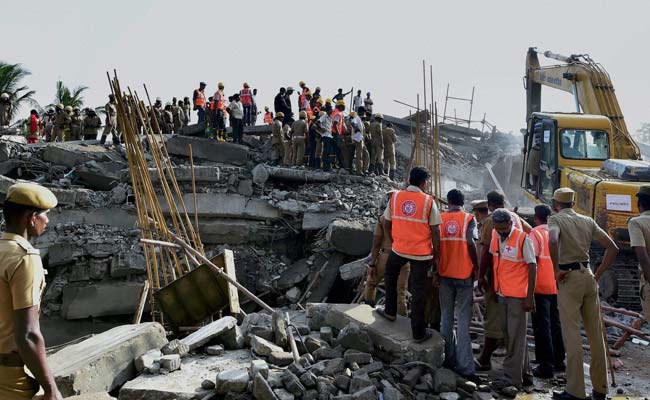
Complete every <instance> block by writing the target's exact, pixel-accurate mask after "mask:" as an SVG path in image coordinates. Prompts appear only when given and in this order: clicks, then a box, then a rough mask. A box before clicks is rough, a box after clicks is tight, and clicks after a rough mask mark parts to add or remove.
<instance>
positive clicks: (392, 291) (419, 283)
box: [384, 251, 431, 339]
mask: <svg viewBox="0 0 650 400" xmlns="http://www.w3.org/2000/svg"><path fill="white" fill-rule="evenodd" d="M407 263H410V265H411V276H410V285H409V291H410V292H411V331H412V333H413V338H414V339H421V338H423V337H424V335H425V325H426V324H425V320H424V307H425V303H426V301H425V300H426V299H425V296H426V293H427V290H426V288H427V285H428V284H431V279H430V278H428V277H427V273H428V272H429V266H430V265H431V260H423V261H416V260H411V259H408V258H404V257H402V256H398V255H397V254H395V252H394V251H391V252H390V254H389V255H388V260H387V261H386V272H385V273H384V284H385V285H386V308H385V309H384V311H385V313H386V314H388V315H389V316H395V315H397V278H398V277H399V272H400V271H401V269H402V266H404V265H405V264H407Z"/></svg>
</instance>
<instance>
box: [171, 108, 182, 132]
mask: <svg viewBox="0 0 650 400" xmlns="http://www.w3.org/2000/svg"><path fill="white" fill-rule="evenodd" d="M172 115H173V117H174V118H173V119H174V133H176V134H178V133H180V132H181V128H182V127H183V109H182V108H181V107H180V106H172Z"/></svg>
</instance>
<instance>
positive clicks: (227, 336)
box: [217, 325, 244, 350]
mask: <svg viewBox="0 0 650 400" xmlns="http://www.w3.org/2000/svg"><path fill="white" fill-rule="evenodd" d="M217 340H218V341H219V342H220V343H222V344H223V345H224V347H225V348H226V349H228V350H239V349H242V348H244V335H243V334H242V332H241V328H240V327H239V326H237V325H235V326H234V327H233V328H232V329H228V330H227V331H225V332H224V333H222V334H221V335H219V337H218V338H217Z"/></svg>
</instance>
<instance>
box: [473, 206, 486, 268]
mask: <svg viewBox="0 0 650 400" xmlns="http://www.w3.org/2000/svg"><path fill="white" fill-rule="evenodd" d="M470 204H471V206H472V213H473V214H474V218H475V219H476V230H477V235H476V236H475V238H476V239H477V240H478V238H480V237H481V236H480V234H481V229H482V228H483V221H485V219H486V218H487V217H488V216H489V215H490V211H489V210H488V206H487V200H474V201H472V202H471V203H470ZM476 250H477V253H478V254H479V255H480V254H481V252H480V251H478V250H480V249H479V248H478V243H477V247H476Z"/></svg>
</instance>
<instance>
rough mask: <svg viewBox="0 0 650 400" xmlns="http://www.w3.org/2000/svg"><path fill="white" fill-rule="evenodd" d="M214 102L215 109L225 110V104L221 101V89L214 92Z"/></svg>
mask: <svg viewBox="0 0 650 400" xmlns="http://www.w3.org/2000/svg"><path fill="white" fill-rule="evenodd" d="M213 97H214V102H215V103H217V110H222V111H225V110H226V105H225V104H224V102H223V92H222V91H221V90H217V91H216V92H215V93H214V96H213Z"/></svg>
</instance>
